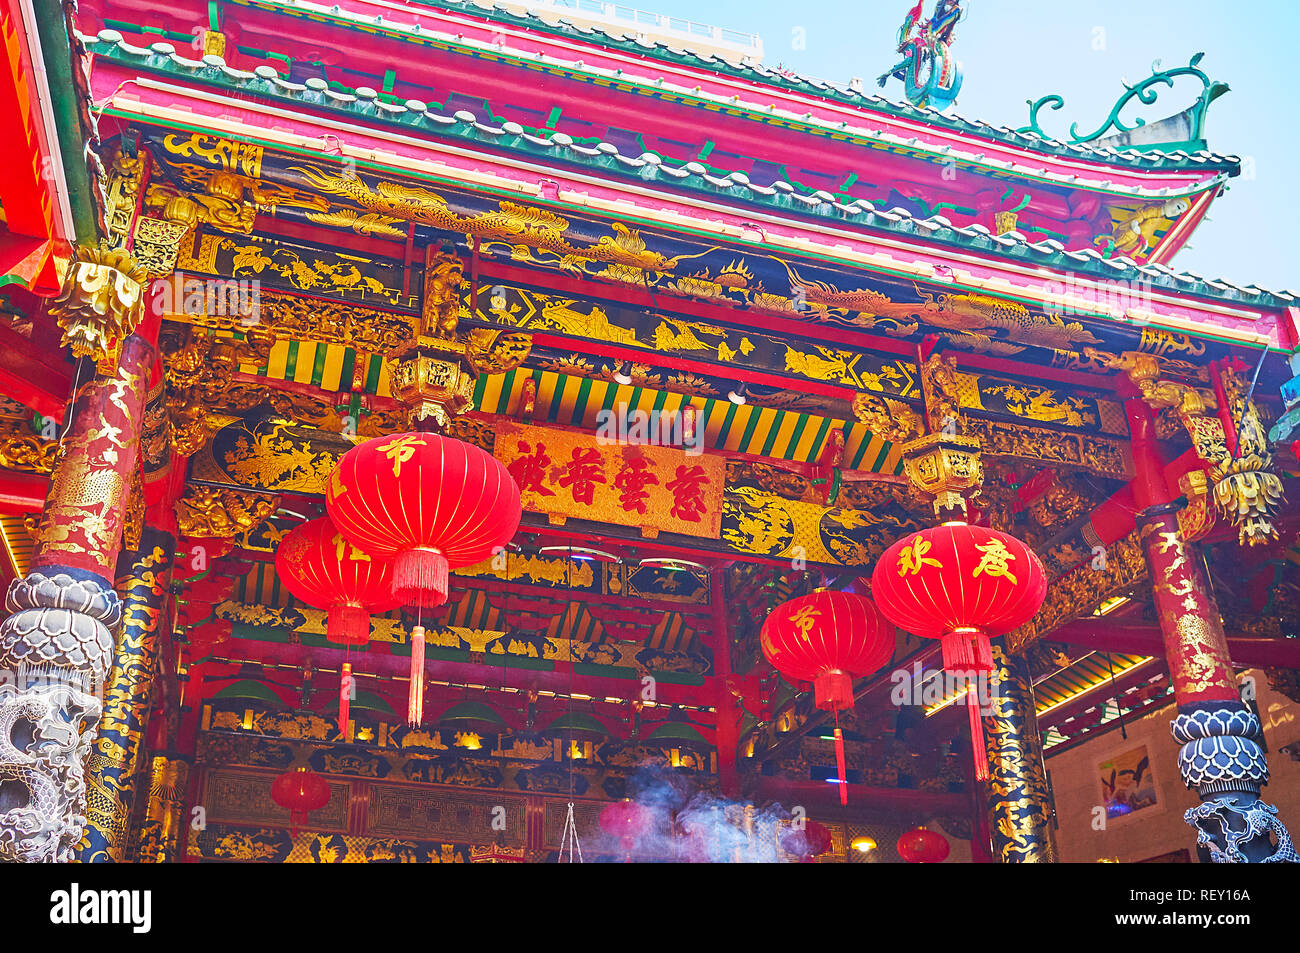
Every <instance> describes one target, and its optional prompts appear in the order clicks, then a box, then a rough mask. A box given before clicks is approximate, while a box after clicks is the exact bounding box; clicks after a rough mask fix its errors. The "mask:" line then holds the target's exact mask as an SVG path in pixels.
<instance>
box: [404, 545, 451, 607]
mask: <svg viewBox="0 0 1300 953" xmlns="http://www.w3.org/2000/svg"><path fill="white" fill-rule="evenodd" d="M449 571H450V567H449V566H448V565H447V557H446V556H444V555H443V554H442V553H440V552H439V551H438V550H436V549H407V550H403V551H402V552H400V553H398V554H397V556H396V557H395V558H394V559H393V596H394V597H396V598H398V599H401V600H402V601H403V602H404V603H405V604H406V605H411V606H422V607H423V608H426V609H431V608H434V607H435V606H440V605H442V604H443V603H444V602H446V601H447V574H448V572H449Z"/></svg>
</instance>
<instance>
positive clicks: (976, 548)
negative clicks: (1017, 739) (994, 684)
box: [871, 523, 1047, 781]
mask: <svg viewBox="0 0 1300 953" xmlns="http://www.w3.org/2000/svg"><path fill="white" fill-rule="evenodd" d="M871 593H872V596H873V597H874V598H875V600H876V604H877V605H878V606H879V607H880V611H881V612H883V613H884V614H885V617H886V618H888V619H889V620H890V621H891V622H893V623H894V624H895V625H897V626H898V627H899V628H901V629H905V630H906V631H908V632H911V633H913V634H914V635H919V636H921V637H922V638H927V639H940V640H942V646H943V667H944V668H945V669H946V670H948V671H949V672H966V673H972V674H973V673H980V672H988V671H991V670H992V669H993V650H992V647H991V646H990V644H989V638H990V636H995V635H1001V634H1002V633H1003V632H1009V631H1010V630H1012V629H1014V628H1016V627H1017V626H1020V625H1023V624H1024V623H1025V622H1028V621H1029V620H1030V619H1031V618H1033V616H1034V614H1035V613H1036V612H1037V611H1038V609H1039V607H1040V606H1041V605H1042V604H1043V599H1044V598H1045V597H1046V595H1047V574H1046V573H1045V572H1044V571H1043V564H1042V563H1041V562H1039V561H1038V557H1037V556H1036V555H1035V554H1034V551H1033V550H1032V549H1030V548H1029V547H1028V546H1027V545H1025V544H1024V543H1022V542H1021V541H1020V540H1018V539H1016V538H1015V537H1014V536H1008V535H1007V534H1006V533H999V532H998V531H997V530H993V529H989V528H988V527H985V526H970V525H968V524H966V523H945V524H944V525H942V526H936V527H933V528H931V529H923V530H921V531H920V532H919V533H913V534H912V535H911V536H907V537H905V538H903V539H901V540H899V541H898V542H897V543H895V544H894V545H893V546H891V547H889V549H887V550H886V551H885V554H884V555H883V556H881V557H880V561H879V562H877V563H876V568H875V570H874V571H873V572H872V574H871ZM966 705H967V711H968V713H969V716H970V726H971V746H972V748H973V749H974V756H975V777H976V779H977V780H980V781H986V780H988V758H987V757H986V756H985V754H984V752H983V747H984V731H983V727H982V725H981V722H980V702H979V692H978V691H976V690H974V688H972V687H968V689H967V692H966Z"/></svg>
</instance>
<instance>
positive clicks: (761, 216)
mask: <svg viewBox="0 0 1300 953" xmlns="http://www.w3.org/2000/svg"><path fill="white" fill-rule="evenodd" d="M109 72H110V71H98V76H95V75H94V74H92V80H93V81H92V87H93V88H94V95H95V99H96V101H97V102H98V101H101V98H102V97H107V96H113V106H114V107H115V108H117V109H119V110H121V111H123V112H128V113H130V112H135V113H136V115H137V117H138V120H139V121H140V122H142V123H146V124H149V123H152V122H154V121H153V120H151V119H150V118H149V117H148V116H147V115H146V113H145V110H147V109H148V108H149V107H165V108H173V109H174V108H176V107H177V103H176V99H175V97H174V96H172V95H169V94H168V93H166V92H164V91H161V90H152V89H148V88H145V87H141V86H138V85H136V86H128V87H125V88H123V89H120V90H118V91H117V92H116V94H114V93H113V90H114V89H115V86H114V85H107V83H108V79H109ZM101 82H103V83H104V84H105V86H106V88H103V89H101V88H99V83H101ZM133 102H134V103H138V104H142V105H143V107H144V109H141V108H140V106H136V108H135V109H132V108H131V105H132V103H133ZM249 105H252V104H249ZM186 106H187V107H189V109H188V112H189V116H188V117H187V118H188V120H189V121H190V122H191V123H192V124H195V125H200V126H203V125H204V120H205V119H221V120H224V121H226V122H230V123H235V124H238V125H239V126H241V127H242V128H244V129H245V130H247V131H246V132H244V133H243V137H244V138H248V139H254V140H261V141H263V142H265V144H267V145H268V146H271V147H273V148H274V146H275V145H277V144H285V143H287V142H289V141H290V140H291V139H292V138H293V137H295V136H297V137H302V138H307V139H313V140H320V139H321V133H322V131H326V132H329V133H330V134H331V135H336V132H334V131H332V130H329V129H328V128H323V127H321V126H320V125H317V124H315V123H314V122H313V121H312V120H313V118H314V117H312V116H309V115H307V114H305V113H300V114H298V116H296V117H295V118H293V119H288V118H280V117H275V118H274V122H275V125H274V127H272V126H270V125H268V123H267V117H266V116H264V115H261V114H259V113H256V112H254V111H253V110H252V109H249V108H247V107H245V106H243V105H242V104H237V103H236V104H231V106H230V107H226V108H221V107H218V106H217V105H216V104H213V103H207V102H203V101H200V100H192V101H190V102H189V103H187V104H186ZM219 132H220V133H221V134H225V135H237V134H236V133H233V132H225V131H222V130H219ZM347 144H348V147H349V149H350V150H360V151H361V152H362V153H371V152H373V154H375V155H379V154H384V153H387V154H388V156H389V157H390V161H392V162H393V164H397V165H400V163H401V162H402V161H403V160H408V161H409V162H410V163H411V165H410V166H408V168H409V169H410V170H411V171H409V173H408V174H410V175H411V176H412V177H413V178H417V179H418V178H421V177H425V178H426V179H427V177H428V176H429V175H431V173H422V172H420V171H418V170H416V169H415V166H416V165H417V164H418V163H428V162H436V163H439V164H441V165H442V167H443V168H442V169H441V170H440V172H439V175H440V176H443V177H445V178H447V179H449V180H451V181H453V182H454V183H456V184H457V185H458V187H460V188H462V189H466V190H471V191H472V190H476V189H481V188H482V186H480V185H478V184H476V182H475V180H476V179H477V178H481V177H488V178H495V179H497V180H498V188H502V189H513V190H514V191H516V192H517V193H518V194H519V196H520V197H523V198H534V200H535V192H536V185H537V182H538V177H539V172H538V171H530V170H528V169H523V168H518V167H513V166H510V165H508V164H506V162H505V160H504V159H503V157H501V156H496V155H492V154H490V153H485V152H475V153H474V154H473V155H471V156H458V155H454V154H451V153H449V152H447V151H445V150H442V149H439V145H438V144H437V143H435V142H432V141H428V142H421V143H420V144H419V145H415V144H412V143H409V142H403V141H401V140H399V139H396V138H395V137H394V136H393V135H392V133H391V132H389V131H387V130H378V129H376V130H374V131H373V132H370V131H369V130H367V132H366V133H365V134H359V133H355V132H353V133H349V135H348V138H347ZM458 145H462V144H458ZM472 145H473V144H472V143H465V144H463V147H468V146H472ZM321 158H322V159H324V160H325V161H332V159H334V158H337V157H336V156H335V157H331V156H329V155H327V154H326V153H325V152H324V151H322V153H321ZM531 161H532V162H533V163H534V164H544V159H541V158H540V157H539V158H536V159H532V160H531ZM542 174H544V175H545V177H547V178H549V179H552V180H554V181H555V182H556V183H557V184H558V187H559V191H560V192H561V193H567V196H566V198H567V197H572V198H573V199H574V202H572V203H568V204H570V205H571V206H572V205H578V206H585V208H584V209H583V210H584V212H585V214H589V215H592V216H595V217H603V218H605V219H611V218H618V217H620V215H622V216H623V217H633V216H635V217H641V218H645V219H647V220H651V221H653V220H665V221H667V220H668V219H670V218H671V216H673V215H674V214H677V215H681V216H683V217H688V218H690V219H691V220H692V222H693V224H694V225H695V226H696V227H698V228H700V229H701V230H706V229H708V228H709V226H712V230H713V231H714V232H715V233H716V234H715V236H714V237H713V240H715V241H717V242H718V243H719V244H735V245H744V244H745V242H744V241H743V240H742V239H740V238H738V237H737V236H736V234H734V233H735V232H738V231H740V230H742V229H744V228H745V227H746V226H747V225H750V224H751V223H754V222H755V221H756V220H761V227H762V229H763V232H764V235H765V238H766V242H765V244H766V245H768V246H770V247H769V248H768V251H773V250H777V249H781V250H784V251H786V252H787V253H788V254H791V255H795V256H800V257H808V256H809V255H810V254H811V255H813V256H814V257H815V256H817V255H824V256H826V257H828V258H832V259H838V260H840V261H843V262H844V263H845V264H846V265H848V266H850V267H863V268H868V269H871V270H878V271H883V272H888V271H894V270H896V271H898V272H899V273H901V274H912V275H915V274H916V271H917V269H916V266H917V264H918V263H919V264H920V265H921V266H922V269H923V270H924V269H926V268H929V269H933V267H934V266H943V267H945V268H953V267H954V263H955V262H959V264H957V265H956V267H957V268H959V270H960V272H961V273H962V276H963V278H967V277H968V278H969V279H971V280H972V281H973V282H975V283H977V284H983V283H989V282H993V283H995V284H998V287H996V288H994V287H991V288H989V289H988V290H989V293H997V294H1015V295H1018V296H1022V297H1025V298H1029V299H1031V300H1042V298H1043V294H1044V290H1045V288H1044V286H1045V284H1046V283H1047V282H1049V281H1053V280H1058V279H1059V277H1060V273H1059V272H1055V271H1053V270H1051V269H1048V268H1045V267H1044V268H1038V269H1035V268H1034V267H1033V266H1032V265H1031V264H1029V263H1027V262H1020V261H1016V262H1010V261H1003V260H999V259H997V258H995V257H991V256H988V255H987V254H984V253H981V252H978V251H973V250H967V249H961V248H949V247H944V246H933V247H932V246H928V245H926V244H924V243H923V242H921V241H918V240H917V239H916V238H915V237H912V236H891V235H875V234H872V232H871V231H870V230H869V228H868V227H866V226H862V225H855V224H854V223H852V222H847V221H836V222H833V223H831V222H825V221H805V220H800V219H791V218H788V217H784V216H781V214H780V212H779V210H770V209H755V208H734V207H733V208H725V206H726V205H727V199H726V198H725V197H722V196H707V195H703V196H700V197H699V198H698V199H697V201H699V202H707V203H709V204H710V205H712V206H713V207H712V208H710V209H708V210H707V212H705V211H704V210H701V209H699V208H697V207H693V206H692V205H691V204H690V198H689V197H686V196H679V195H677V194H675V193H667V192H664V191H662V190H654V189H650V190H649V191H650V194H649V195H638V194H634V193H631V192H629V191H628V190H627V187H626V186H625V187H622V188H620V183H618V182H615V181H612V180H600V179H598V178H597V177H596V176H594V175H592V174H590V173H585V174H583V177H582V178H579V177H578V175H579V174H578V173H574V172H571V171H570V170H569V169H567V168H564V167H561V166H557V165H551V166H548V167H546V168H545V169H544V170H543V173H542ZM583 200H585V201H583ZM602 203H619V205H620V209H619V212H618V213H611V212H610V211H608V210H605V209H602V208H600V207H599V206H600V205H601V204H602ZM720 207H722V208H720ZM719 226H720V228H719ZM663 228H664V230H665V231H672V230H673V226H672V225H671V224H666V225H664V226H663ZM726 229H731V230H732V234H726V233H725V231H724V230H726ZM810 246H811V247H810ZM861 257H869V258H872V259H873V260H872V261H871V262H870V263H869V264H864V263H863V262H861V261H857V260H855V258H861ZM917 277H918V278H919V279H920V280H930V281H931V282H932V281H933V279H932V278H931V279H927V278H925V276H924V275H917ZM1079 281H1080V282H1081V284H1088V283H1090V282H1095V281H1096V279H1094V278H1091V277H1088V276H1085V277H1082V278H1080V279H1079ZM1155 294H1156V295H1157V296H1170V297H1172V295H1170V293H1169V292H1164V291H1157V292H1155ZM1214 307H1215V306H1214V305H1209V306H1200V305H1199V304H1198V301H1197V299H1193V298H1191V297H1188V296H1180V297H1179V298H1178V300H1176V301H1170V302H1168V303H1165V302H1163V301H1162V302H1161V303H1159V304H1158V305H1157V306H1156V308H1155V309H1154V310H1155V311H1156V313H1157V314H1158V315H1159V316H1161V317H1162V318H1172V319H1178V320H1180V321H1181V322H1182V323H1184V324H1186V325H1187V326H1188V329H1190V328H1196V329H1199V331H1200V333H1202V334H1208V335H1219V334H1227V335H1229V336H1234V337H1236V336H1241V335H1243V334H1245V335H1247V336H1251V335H1255V334H1260V333H1268V334H1271V336H1272V337H1273V338H1276V337H1277V334H1278V332H1277V328H1276V323H1277V322H1276V316H1277V313H1276V312H1273V311H1272V310H1270V309H1265V308H1259V307H1252V306H1242V305H1237V304H1235V303H1234V304H1225V305H1220V306H1219V307H1225V308H1228V309H1230V310H1232V311H1234V312H1239V313H1240V315H1241V316H1240V317H1236V318H1234V317H1230V316H1228V315H1224V314H1220V313H1216V312H1215V311H1214V310H1213V309H1214ZM1161 323H1163V322H1161ZM1265 326H1267V327H1265ZM1234 332H1236V333H1234ZM1193 333H1195V332H1193Z"/></svg>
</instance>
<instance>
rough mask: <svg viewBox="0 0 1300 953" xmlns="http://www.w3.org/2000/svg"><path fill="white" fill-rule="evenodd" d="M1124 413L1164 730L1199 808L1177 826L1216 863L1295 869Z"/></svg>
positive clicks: (1140, 438)
mask: <svg viewBox="0 0 1300 953" xmlns="http://www.w3.org/2000/svg"><path fill="white" fill-rule="evenodd" d="M1126 407H1127V410H1128V414H1129V422H1130V427H1131V430H1132V434H1133V458H1134V465H1135V468H1136V470H1137V479H1135V480H1134V486H1135V490H1136V492H1137V502H1138V505H1139V506H1141V507H1143V509H1142V512H1141V513H1140V514H1139V517H1138V531H1139V535H1140V538H1141V540H1142V547H1143V552H1144V555H1145V557H1146V562H1147V569H1148V572H1149V574H1150V577H1151V583H1152V586H1153V589H1154V601H1155V610H1156V617H1157V618H1158V620H1159V622H1160V631H1161V633H1162V634H1163V636H1164V645H1165V656H1166V658H1167V659H1168V661H1169V673H1170V677H1171V680H1172V682H1173V687H1174V697H1175V698H1176V699H1177V701H1178V715H1177V717H1176V718H1174V720H1173V724H1172V725H1171V729H1172V731H1173V736H1174V740H1175V741H1177V742H1178V743H1179V744H1181V745H1182V748H1181V749H1180V751H1179V753H1178V769H1179V771H1180V773H1181V774H1182V776H1183V781H1184V782H1185V783H1186V784H1187V786H1188V787H1189V788H1192V787H1194V788H1195V789H1196V792H1197V794H1199V795H1200V797H1201V802H1202V803H1201V804H1199V805H1198V806H1197V807H1194V808H1192V809H1190V810H1189V811H1187V813H1186V814H1185V815H1184V816H1185V818H1186V820H1187V822H1188V823H1189V824H1192V825H1193V826H1194V827H1195V828H1196V830H1197V834H1196V842H1197V844H1198V845H1200V846H1202V847H1205V848H1207V849H1208V850H1209V851H1210V856H1211V857H1212V858H1213V860H1214V861H1215V862H1216V863H1297V862H1300V855H1297V854H1296V852H1295V849H1294V848H1293V847H1292V844H1291V837H1290V835H1289V834H1288V833H1287V830H1286V828H1285V827H1284V826H1283V825H1282V823H1281V822H1280V821H1279V820H1278V819H1277V808H1275V807H1272V806H1270V805H1268V804H1265V803H1264V802H1263V801H1261V800H1260V799H1259V792H1260V789H1261V787H1263V785H1265V784H1267V783H1268V764H1267V762H1266V760H1265V757H1264V752H1263V750H1262V748H1261V747H1260V745H1259V741H1260V740H1261V739H1262V734H1261V732H1262V729H1261V727H1260V724H1259V719H1258V718H1257V717H1256V716H1255V715H1254V714H1253V713H1252V712H1251V711H1250V709H1248V708H1247V707H1246V706H1245V704H1243V703H1242V701H1241V697H1240V695H1239V693H1238V690H1237V683H1236V677H1235V675H1234V673H1233V669H1232V662H1231V658H1230V656H1229V654H1228V641H1227V638H1226V636H1225V634H1224V631H1223V620H1222V617H1221V615H1220V612H1219V607H1218V605H1217V604H1216V602H1215V599H1214V596H1213V593H1212V592H1211V589H1210V585H1209V580H1208V578H1207V577H1206V574H1205V568H1204V563H1203V561H1202V560H1201V558H1200V554H1199V553H1198V552H1197V551H1196V546H1195V544H1194V543H1188V542H1186V541H1185V540H1184V538H1183V534H1182V530H1181V529H1180V527H1179V523H1178V509H1179V505H1178V504H1177V503H1174V502H1171V501H1170V500H1169V499H1168V497H1169V493H1168V490H1167V489H1166V488H1164V486H1163V480H1162V477H1160V475H1159V473H1158V470H1157V467H1158V464H1159V463H1160V460H1159V456H1158V454H1157V453H1156V450H1155V444H1154V437H1153V435H1154V422H1153V420H1152V415H1151V410H1150V408H1149V407H1148V406H1147V405H1146V404H1145V403H1143V402H1142V401H1140V400H1130V401H1128V403H1127V405H1126ZM1274 840H1275V841H1276V843H1274Z"/></svg>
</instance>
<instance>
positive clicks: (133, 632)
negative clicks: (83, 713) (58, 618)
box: [77, 529, 176, 863]
mask: <svg viewBox="0 0 1300 953" xmlns="http://www.w3.org/2000/svg"><path fill="white" fill-rule="evenodd" d="M175 544H176V541H175V540H174V539H173V538H172V536H171V535H169V534H167V533H163V532H159V531H158V530H155V529H146V530H145V531H144V533H143V535H142V539H141V544H140V548H139V550H138V551H137V552H134V553H131V554H129V555H127V554H123V559H122V570H123V575H122V576H121V577H120V578H119V582H118V590H119V593H118V594H119V596H120V597H121V599H122V603H123V613H122V623H121V626H120V627H119V629H118V633H117V646H116V651H115V652H114V657H113V667H112V670H111V671H110V672H109V676H108V680H107V682H106V685H105V689H106V690H105V694H104V715H103V718H102V719H101V720H100V724H99V738H98V740H97V741H96V742H95V750H94V751H93V752H92V753H91V755H90V760H89V762H88V764H87V771H86V783H87V788H88V805H87V825H86V834H85V837H83V838H82V841H81V844H80V845H78V848H77V854H78V858H79V859H80V860H81V862H82V863H104V862H121V861H123V860H126V859H127V858H126V851H127V838H128V834H129V831H128V829H127V828H128V826H129V818H130V817H131V808H132V804H133V803H134V800H135V777H136V774H137V769H138V767H139V762H140V757H141V754H142V750H141V749H142V741H143V736H144V731H145V727H146V724H147V721H148V717H149V699H150V689H151V687H152V684H153V678H154V666H155V660H156V657H157V648H158V647H157V640H158V633H159V630H160V628H161V627H162V625H163V612H164V600H165V594H166V591H167V577H168V575H169V571H170V568H171V561H172V551H173V549H174V548H175Z"/></svg>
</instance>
